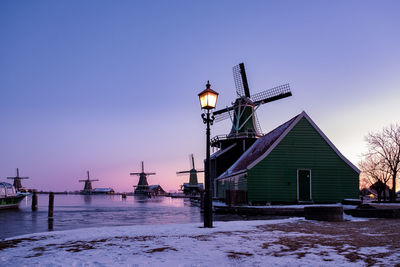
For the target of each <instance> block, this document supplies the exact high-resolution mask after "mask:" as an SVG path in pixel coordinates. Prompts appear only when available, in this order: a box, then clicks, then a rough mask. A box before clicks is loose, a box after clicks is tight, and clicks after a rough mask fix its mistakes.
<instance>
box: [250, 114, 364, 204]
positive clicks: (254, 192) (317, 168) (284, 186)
mask: <svg viewBox="0 0 400 267" xmlns="http://www.w3.org/2000/svg"><path fill="white" fill-rule="evenodd" d="M298 169H310V170H311V187H312V195H311V196H312V200H313V201H314V202H316V203H318V202H337V201H341V200H343V199H345V198H358V190H359V189H358V188H359V175H358V173H357V172H356V171H355V170H354V169H353V168H352V167H350V166H349V165H348V164H347V163H346V162H345V161H344V160H343V159H341V158H340V157H339V156H338V155H337V154H336V152H335V151H334V150H333V149H332V148H331V147H330V146H329V144H328V143H327V142H326V141H325V140H324V139H323V138H322V136H321V135H320V134H319V133H318V132H317V131H316V130H315V129H314V128H313V127H312V125H311V124H310V123H309V122H308V120H307V119H305V118H304V117H303V118H302V119H301V120H300V121H299V122H298V123H297V124H296V125H295V126H294V128H293V129H292V130H291V131H290V132H289V133H288V134H287V135H286V136H285V137H284V138H283V139H282V141H281V142H280V143H279V144H278V145H277V146H276V147H275V149H274V150H273V151H272V152H271V153H270V154H269V155H268V156H267V157H266V158H264V159H263V160H261V161H260V162H259V163H258V164H256V165H255V166H254V167H253V168H252V169H250V170H248V173H247V174H248V183H247V189H248V200H249V202H255V201H267V202H297V170H298Z"/></svg>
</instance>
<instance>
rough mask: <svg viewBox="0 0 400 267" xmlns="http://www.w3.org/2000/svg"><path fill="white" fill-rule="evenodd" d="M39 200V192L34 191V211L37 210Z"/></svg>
mask: <svg viewBox="0 0 400 267" xmlns="http://www.w3.org/2000/svg"><path fill="white" fill-rule="evenodd" d="M37 207H38V201H37V193H36V191H33V195H32V211H37Z"/></svg>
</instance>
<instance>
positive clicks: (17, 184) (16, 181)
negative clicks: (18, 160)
mask: <svg viewBox="0 0 400 267" xmlns="http://www.w3.org/2000/svg"><path fill="white" fill-rule="evenodd" d="M7 179H13V180H14V183H13V186H14V187H15V190H17V191H21V190H24V188H23V187H22V183H21V180H22V179H29V177H20V176H19V169H18V168H17V176H15V177H7Z"/></svg>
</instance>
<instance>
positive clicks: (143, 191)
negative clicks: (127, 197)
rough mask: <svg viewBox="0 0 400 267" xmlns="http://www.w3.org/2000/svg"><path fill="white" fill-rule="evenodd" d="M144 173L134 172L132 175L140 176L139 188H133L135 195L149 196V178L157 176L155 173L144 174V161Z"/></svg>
mask: <svg viewBox="0 0 400 267" xmlns="http://www.w3.org/2000/svg"><path fill="white" fill-rule="evenodd" d="M141 164H142V172H132V173H130V175H137V176H139V182H138V185H137V186H133V187H134V188H135V192H134V194H135V195H147V194H149V184H148V182H147V176H149V175H155V174H156V173H155V172H144V163H143V161H142V163H141Z"/></svg>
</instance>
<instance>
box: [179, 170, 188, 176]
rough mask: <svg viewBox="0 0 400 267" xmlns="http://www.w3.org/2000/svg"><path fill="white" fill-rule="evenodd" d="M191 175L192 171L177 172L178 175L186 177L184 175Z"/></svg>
mask: <svg viewBox="0 0 400 267" xmlns="http://www.w3.org/2000/svg"><path fill="white" fill-rule="evenodd" d="M189 173H190V171H180V172H176V175H178V176H184V175H188V174H189Z"/></svg>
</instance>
